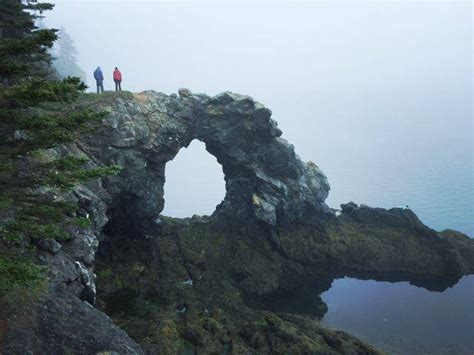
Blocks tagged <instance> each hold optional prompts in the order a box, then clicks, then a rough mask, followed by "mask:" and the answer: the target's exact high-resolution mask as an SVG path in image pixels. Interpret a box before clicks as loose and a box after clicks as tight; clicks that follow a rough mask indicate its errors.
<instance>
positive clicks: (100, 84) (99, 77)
mask: <svg viewBox="0 0 474 355" xmlns="http://www.w3.org/2000/svg"><path fill="white" fill-rule="evenodd" d="M94 79H95V81H96V83H97V93H98V94H100V93H103V92H104V73H102V69H100V67H97V69H96V70H95V71H94Z"/></svg>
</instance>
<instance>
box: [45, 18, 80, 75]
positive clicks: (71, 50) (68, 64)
mask: <svg viewBox="0 0 474 355" xmlns="http://www.w3.org/2000/svg"><path fill="white" fill-rule="evenodd" d="M78 54H79V53H78V51H77V49H76V46H75V44H74V41H73V39H72V38H71V36H70V35H69V34H68V33H67V32H66V29H65V28H64V27H61V29H60V30H59V39H58V41H57V42H56V51H55V53H54V55H55V57H56V58H54V60H53V65H54V68H55V69H56V70H57V72H58V73H59V75H60V76H61V78H67V77H68V76H75V77H79V78H81V80H82V81H83V82H86V80H87V76H86V73H85V72H84V71H83V70H82V69H81V68H80V67H79V65H78V64H77V56H78Z"/></svg>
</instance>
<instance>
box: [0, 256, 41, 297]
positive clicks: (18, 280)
mask: <svg viewBox="0 0 474 355" xmlns="http://www.w3.org/2000/svg"><path fill="white" fill-rule="evenodd" d="M44 271H45V269H44V267H41V266H38V265H36V264H34V263H33V262H32V261H31V260H29V259H28V258H26V257H24V256H20V255H16V254H6V253H2V254H0V297H4V296H5V295H6V294H7V293H10V292H15V291H17V290H18V289H19V288H24V289H29V290H34V289H37V288H39V287H41V286H42V284H43V283H44V281H45V276H44Z"/></svg>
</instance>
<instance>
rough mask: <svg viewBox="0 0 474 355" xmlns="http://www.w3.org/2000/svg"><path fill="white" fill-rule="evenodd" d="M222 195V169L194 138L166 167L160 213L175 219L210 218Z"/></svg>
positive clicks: (223, 192)
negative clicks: (162, 204)
mask: <svg viewBox="0 0 474 355" xmlns="http://www.w3.org/2000/svg"><path fill="white" fill-rule="evenodd" d="M225 194H226V188H225V180H224V173H223V171H222V166H221V165H220V164H219V163H218V162H217V159H216V157H214V156H213V155H212V154H210V153H209V152H208V151H207V150H206V146H205V144H204V143H203V142H201V141H199V140H197V139H195V140H193V141H192V142H191V143H190V144H189V146H188V147H186V148H182V149H181V150H180V151H179V152H178V154H177V155H176V157H175V158H174V159H173V160H171V161H169V162H168V163H167V164H166V169H165V184H164V203H165V205H164V209H163V211H162V213H161V214H162V215H165V216H169V217H175V218H186V217H192V216H193V215H211V214H212V213H213V212H214V211H215V209H216V206H217V205H218V204H220V203H221V202H222V200H223V199H224V197H225Z"/></svg>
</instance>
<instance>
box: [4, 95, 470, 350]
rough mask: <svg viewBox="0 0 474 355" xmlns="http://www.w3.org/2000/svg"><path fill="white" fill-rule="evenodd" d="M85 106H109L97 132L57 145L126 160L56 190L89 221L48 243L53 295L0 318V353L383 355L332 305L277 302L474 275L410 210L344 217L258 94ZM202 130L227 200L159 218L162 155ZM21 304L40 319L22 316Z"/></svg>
mask: <svg viewBox="0 0 474 355" xmlns="http://www.w3.org/2000/svg"><path fill="white" fill-rule="evenodd" d="M81 105H86V106H88V107H91V108H93V109H97V110H103V109H105V110H107V111H109V113H110V114H109V116H108V117H107V118H106V119H105V121H104V122H103V125H102V127H101V128H100V130H99V131H98V132H97V133H95V134H93V135H90V136H88V137H87V138H84V140H83V141H81V142H79V143H77V144H76V145H73V146H69V147H63V148H61V149H59V150H56V151H54V152H51V154H71V153H72V154H75V155H77V156H85V157H87V158H88V159H89V160H90V164H91V165H103V164H119V165H121V166H122V167H123V170H122V172H121V174H119V175H118V176H113V177H109V178H106V179H103V180H102V181H99V182H95V183H91V184H88V185H84V186H79V187H77V188H76V189H75V190H74V191H73V192H72V193H70V194H67V195H64V196H62V197H61V198H63V199H65V200H74V201H78V203H79V205H80V206H81V209H80V214H81V215H82V216H84V217H86V218H89V219H90V220H91V221H92V224H91V226H90V227H88V228H85V229H79V228H78V229H77V230H71V231H70V232H71V233H70V234H71V238H70V239H69V240H67V241H48V242H41V243H40V242H38V245H37V247H38V261H39V262H41V263H42V264H44V265H47V266H48V267H49V276H50V282H49V285H48V287H47V292H46V294H45V295H43V296H42V297H39V298H38V300H32V301H31V302H30V304H28V306H27V307H26V308H23V309H19V310H18V309H17V310H14V311H12V312H10V313H8V316H7V315H5V314H3V315H2V316H3V317H5V318H8V324H9V325H8V332H7V335H6V336H3V339H4V341H3V343H4V344H3V346H4V348H3V349H8V350H9V351H10V350H11V351H12V352H27V351H33V350H36V351H40V352H43V351H44V352H53V353H54V352H66V351H71V352H73V353H97V352H104V351H117V352H119V353H139V352H140V351H142V350H148V351H150V352H151V353H180V352H188V353H235V354H240V353H245V354H247V353H259V354H261V353H285V354H286V353H308V354H309V353H311V354H313V353H314V354H317V353H325V354H327V353H360V354H367V353H376V352H377V351H376V350H375V349H373V348H371V347H370V346H369V345H367V344H364V343H362V342H360V341H358V340H357V339H355V338H353V337H351V336H349V335H347V334H345V333H343V332H336V331H332V330H328V329H324V328H323V327H322V326H321V325H320V324H319V323H318V321H317V318H318V317H320V316H321V315H322V314H324V312H325V305H324V303H323V302H322V301H321V302H320V303H319V304H317V305H316V306H315V308H314V310H313V312H312V314H311V315H310V316H308V315H302V314H299V315H297V313H300V312H299V311H298V309H297V307H293V306H291V304H290V306H289V307H286V308H285V307H283V308H282V307H271V305H272V304H273V305H275V304H277V300H278V299H279V298H281V297H286V298H288V297H296V298H295V299H297V298H298V297H306V295H305V293H304V287H302V285H308V284H311V285H317V286H316V289H317V290H320V291H321V292H322V291H323V290H325V289H327V288H329V287H330V285H331V282H332V280H333V279H334V278H337V277H342V276H344V275H350V276H357V277H361V278H374V279H380V280H391V281H395V280H408V281H410V282H412V283H414V284H416V285H420V286H423V287H426V288H428V289H433V290H442V289H444V288H446V287H448V286H450V285H453V284H454V283H456V282H457V280H458V279H459V278H460V277H461V276H462V275H464V274H469V273H473V272H474V242H473V241H472V240H471V239H469V238H468V237H467V236H465V235H463V234H462V233H459V232H454V231H444V232H441V233H440V232H436V231H434V230H432V229H430V228H428V227H426V226H425V225H423V223H422V222H421V221H420V220H419V219H418V218H417V217H416V215H415V214H413V212H412V211H410V210H408V209H390V210H385V209H379V208H370V207H367V206H358V205H356V204H354V203H349V204H345V205H342V211H341V213H340V215H339V216H336V214H335V213H334V212H333V211H332V210H331V209H329V208H328V207H327V205H326V204H325V199H326V197H327V195H328V191H329V185H328V182H327V179H326V177H325V176H324V174H323V173H322V172H321V170H320V169H319V168H318V167H317V166H316V165H315V164H314V163H311V162H308V163H304V162H302V161H301V160H300V159H299V157H298V156H297V155H296V153H295V151H294V148H293V146H292V145H290V144H289V143H288V142H286V140H284V139H283V138H281V131H280V130H279V129H278V127H277V124H276V122H275V121H273V120H272V119H271V112H270V110H268V109H267V108H265V107H264V106H262V105H261V104H259V103H258V102H255V101H254V100H253V99H252V98H250V97H248V96H242V95H238V94H233V93H223V94H220V95H217V96H215V97H208V96H206V95H202V94H193V93H192V92H190V91H189V90H184V89H183V90H180V96H177V95H170V96H168V95H164V94H161V93H155V92H151V91H150V92H143V93H140V94H129V93H118V94H105V95H102V96H97V95H87V96H85V97H84V98H83V99H82V100H81ZM193 139H198V140H201V141H203V142H204V143H205V144H206V149H207V150H208V152H209V153H210V154H212V155H214V156H215V157H216V158H217V160H218V162H219V163H220V164H221V165H222V169H223V172H224V175H225V181H226V196H225V198H224V200H223V201H222V203H221V204H220V205H219V206H217V208H216V211H215V212H214V214H213V215H212V216H209V217H194V218H192V219H172V218H167V217H164V216H161V211H162V210H163V205H164V202H163V186H164V182H165V167H166V163H167V162H168V161H170V160H172V159H173V158H174V157H175V156H176V154H177V153H178V152H179V150H180V149H181V148H182V147H186V146H188V145H189V144H190V143H191V141H192V140H193ZM94 273H96V274H97V277H96V275H95V274H94ZM92 304H94V305H95V308H94V307H93V306H92ZM295 304H296V305H297V302H295ZM25 312H26V313H25ZM103 312H105V313H107V315H108V316H110V317H111V318H112V319H113V320H114V321H115V323H116V324H117V325H119V326H120V327H121V328H122V329H123V330H125V331H126V333H127V334H128V335H129V336H130V337H131V338H133V339H134V340H132V339H130V338H129V337H128V336H127V335H126V334H125V333H123V332H122V331H121V330H119V329H118V328H116V327H115V326H113V325H112V323H111V321H110V319H109V318H108V317H107V316H105V315H104V314H103ZM21 314H28V315H30V316H31V317H32V318H31V319H33V318H34V319H35V321H30V322H16V321H14V320H15V319H16V318H15V317H17V315H21ZM68 316H70V317H73V318H74V319H70V320H69V321H68V320H66V318H67V317H68ZM53 323H54V324H53ZM87 323H88V325H89V327H86V328H84V327H85V324H87ZM50 338H54V341H52V342H51V343H50V345H48V344H49V343H48V341H47V339H50ZM137 343H139V344H140V347H139V346H138V345H137Z"/></svg>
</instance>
